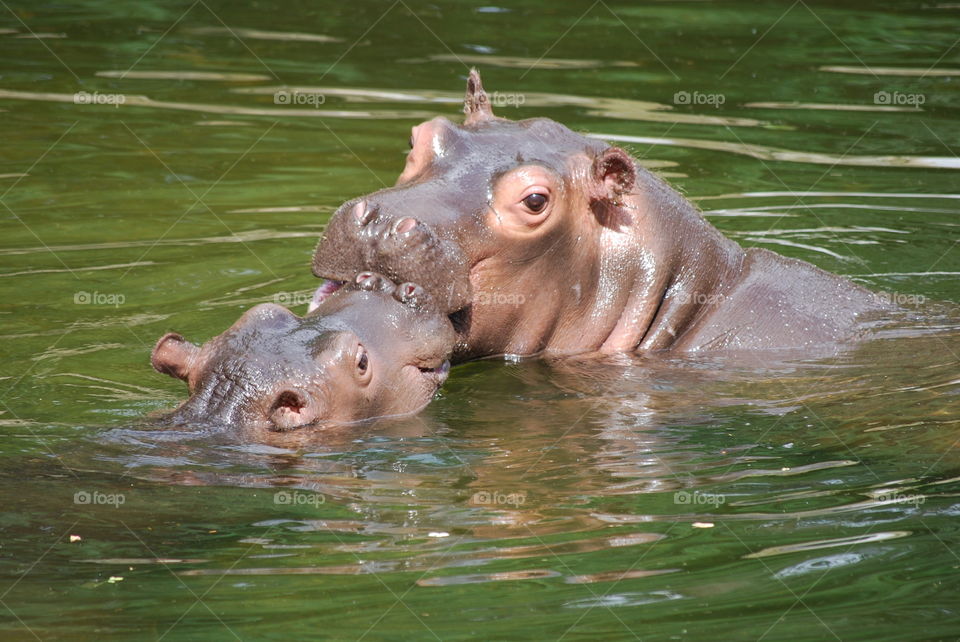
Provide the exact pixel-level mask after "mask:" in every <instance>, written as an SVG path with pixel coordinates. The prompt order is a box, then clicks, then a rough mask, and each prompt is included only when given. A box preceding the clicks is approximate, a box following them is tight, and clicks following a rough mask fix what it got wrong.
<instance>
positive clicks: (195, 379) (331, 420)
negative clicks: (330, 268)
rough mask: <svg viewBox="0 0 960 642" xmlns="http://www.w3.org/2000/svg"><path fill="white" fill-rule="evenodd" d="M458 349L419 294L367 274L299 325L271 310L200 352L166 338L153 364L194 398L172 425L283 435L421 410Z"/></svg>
mask: <svg viewBox="0 0 960 642" xmlns="http://www.w3.org/2000/svg"><path fill="white" fill-rule="evenodd" d="M454 341H455V336H454V332H453V328H452V327H451V325H450V321H449V320H448V319H447V318H446V316H444V314H443V313H442V312H441V311H440V310H439V308H437V307H436V305H435V304H434V302H433V300H432V298H431V297H430V296H429V295H428V294H427V292H426V291H425V290H424V289H423V288H421V287H420V286H417V285H414V284H412V283H404V284H402V285H399V286H395V285H394V284H393V283H392V282H390V281H388V280H387V279H385V278H383V277H382V276H380V275H377V274H373V273H370V272H364V273H361V274H358V275H357V276H356V277H355V278H353V279H351V283H350V285H349V286H347V287H343V288H341V289H340V290H339V291H338V292H336V293H335V294H334V295H332V296H329V297H326V298H325V301H324V302H323V303H322V305H320V306H319V307H318V308H317V309H316V310H313V311H312V312H311V313H309V314H308V315H307V316H305V317H303V318H301V317H298V316H296V315H294V314H293V313H292V312H290V311H289V310H287V309H286V308H284V307H281V306H279V305H274V304H270V303H266V304H261V305H258V306H256V307H254V308H252V309H250V310H248V311H247V312H246V313H245V314H244V315H243V316H242V317H241V318H240V320H239V321H237V322H236V323H235V324H233V326H231V327H230V329H228V330H227V331H226V332H224V333H223V334H221V335H219V336H217V337H215V338H213V339H211V340H210V341H208V342H207V343H205V344H204V345H203V346H202V347H198V346H196V345H194V344H192V343H188V342H187V341H185V340H184V339H183V337H181V336H180V335H178V334H174V333H169V334H167V335H165V336H163V337H162V338H161V339H160V340H159V341H158V342H157V345H156V347H155V348H154V349H153V354H152V356H151V362H152V363H153V367H154V368H156V369H157V370H158V371H159V372H162V373H165V374H169V375H171V376H173V377H177V378H179V379H182V380H184V381H186V382H187V384H188V386H189V389H190V398H189V399H188V400H187V401H186V402H185V403H183V405H181V406H180V407H179V408H178V409H177V410H175V411H174V412H173V413H172V414H171V415H169V416H168V417H167V420H168V421H169V422H171V423H178V424H179V423H214V424H230V425H240V426H243V427H246V428H250V427H252V428H265V429H268V430H280V431H282V430H289V429H292V428H296V427H298V426H303V425H308V424H318V423H323V424H339V423H349V422H353V421H358V420H362V419H368V418H374V417H382V416H388V415H399V414H406V413H411V412H415V411H417V410H419V409H420V408H422V407H423V406H424V405H426V404H427V403H428V402H429V401H430V400H431V398H432V397H433V396H434V393H435V392H436V391H437V389H438V388H439V387H440V385H441V384H442V383H443V381H444V380H445V379H446V376H447V372H448V370H449V361H448V359H449V356H450V352H451V349H452V347H453V343H454Z"/></svg>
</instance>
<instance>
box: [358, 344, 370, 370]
mask: <svg viewBox="0 0 960 642" xmlns="http://www.w3.org/2000/svg"><path fill="white" fill-rule="evenodd" d="M369 365H370V357H368V356H367V351H366V349H365V348H364V347H363V346H360V348H359V349H358V350H357V372H359V373H360V374H366V373H367V367H368V366H369Z"/></svg>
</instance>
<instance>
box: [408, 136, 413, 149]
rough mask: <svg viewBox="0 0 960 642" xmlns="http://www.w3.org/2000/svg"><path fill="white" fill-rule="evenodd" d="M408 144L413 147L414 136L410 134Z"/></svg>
mask: <svg viewBox="0 0 960 642" xmlns="http://www.w3.org/2000/svg"><path fill="white" fill-rule="evenodd" d="M407 145H409V146H410V149H413V136H412V135H411V136H410V140H409V141H408V142H407Z"/></svg>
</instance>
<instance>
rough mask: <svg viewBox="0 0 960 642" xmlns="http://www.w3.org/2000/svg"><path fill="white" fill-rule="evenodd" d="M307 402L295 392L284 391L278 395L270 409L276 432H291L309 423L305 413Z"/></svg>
mask: <svg viewBox="0 0 960 642" xmlns="http://www.w3.org/2000/svg"><path fill="white" fill-rule="evenodd" d="M306 406H307V401H306V399H304V397H303V395H301V394H300V393H298V392H296V391H294V390H284V391H283V392H281V393H280V394H279V395H277V398H276V400H275V401H274V402H273V406H272V407H271V408H270V421H271V422H272V423H273V426H274V429H276V430H281V431H282V430H290V429H291V428H296V427H298V426H302V425H304V424H306V423H308V422H309V420H308V418H307V413H306V412H305V409H306Z"/></svg>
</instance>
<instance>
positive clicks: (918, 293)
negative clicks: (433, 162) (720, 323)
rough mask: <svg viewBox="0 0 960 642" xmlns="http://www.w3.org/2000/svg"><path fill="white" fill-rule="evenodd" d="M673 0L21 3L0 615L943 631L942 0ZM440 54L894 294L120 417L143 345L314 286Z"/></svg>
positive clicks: (171, 625) (363, 627)
mask: <svg viewBox="0 0 960 642" xmlns="http://www.w3.org/2000/svg"><path fill="white" fill-rule="evenodd" d="M588 4H589V3H588ZM694 4H696V6H693V5H692V4H691V3H673V4H671V3H652V4H643V5H639V4H634V5H630V4H620V5H618V4H616V3H607V4H600V5H595V6H593V7H589V6H587V5H583V6H574V5H565V4H559V5H555V6H553V5H552V6H550V7H545V6H543V5H542V4H539V5H533V4H531V3H523V2H520V3H514V4H511V5H510V7H496V6H474V5H470V4H464V3H446V2H440V3H439V4H430V5H422V6H414V5H412V4H410V5H409V6H407V5H404V4H403V3H400V4H395V5H391V4H390V3H386V4H379V3H370V2H364V1H363V0H360V1H359V2H354V3H351V4H350V5H343V6H333V5H330V6H326V5H323V6H321V5H318V4H316V3H304V2H300V1H299V0H291V2H287V3H282V4H280V3H272V2H266V3H264V2H260V3H255V4H249V3H225V2H220V1H219V0H207V1H206V2H204V3H200V4H196V5H192V6H190V5H189V3H188V4H185V5H177V4H175V3H166V2H154V1H147V2H139V3H123V4H120V3H109V2H100V1H99V0H90V1H89V2H83V3H73V4H66V5H58V6H57V7H56V9H55V10H54V9H53V8H50V7H45V6H42V5H37V6H32V5H31V6H27V4H25V3H20V5H11V11H9V12H7V17H6V23H4V22H3V21H2V20H0V35H2V36H3V37H0V51H2V53H3V56H2V58H0V59H2V60H3V61H4V62H3V63H2V65H0V67H2V69H0V74H2V79H0V111H2V118H0V134H2V137H3V141H4V143H5V144H4V154H3V158H2V159H0V203H2V204H0V214H2V215H3V216H6V217H7V224H6V225H5V227H4V235H3V236H2V240H0V277H2V278H0V290H2V296H0V301H2V303H0V323H2V324H3V326H2V329H0V339H2V341H0V356H2V360H0V362H2V364H3V366H2V368H0V428H2V430H3V441H2V444H3V445H2V447H0V457H2V458H3V461H4V465H3V466H2V467H0V476H2V482H0V488H2V489H3V490H4V492H3V495H2V499H3V507H4V509H3V512H2V515H0V532H2V545H3V546H2V550H3V555H0V584H2V588H0V599H2V602H3V604H4V606H5V607H6V609H7V610H8V612H9V613H10V614H11V617H8V618H7V619H6V620H4V621H3V622H2V623H0V631H2V636H3V637H4V638H11V639H21V638H30V637H32V636H31V635H30V633H31V632H32V633H33V634H34V635H35V636H36V637H38V638H40V639H58V638H59V639H70V640H73V639H97V640H106V639H117V640H129V639H140V638H143V637H148V638H149V637H153V638H158V639H165V640H167V639H169V640H174V639H191V640H194V639H220V638H224V639H234V638H240V639H273V638H281V637H282V638H284V639H287V638H307V639H310V638H314V637H316V636H317V635H318V631H319V632H321V633H320V635H322V636H325V637H329V638H331V639H423V638H433V637H436V638H440V639H467V638H470V639H538V640H539V639H576V638H584V639H587V638H589V639H635V638H637V637H642V638H644V639H646V638H650V639H708V640H715V639H784V640H794V639H806V638H830V637H838V638H841V639H863V640H876V639H912V638H915V637H917V635H918V633H917V632H918V631H923V634H922V635H923V636H925V637H929V638H931V639H948V638H952V637H955V636H956V604H957V599H956V597H957V594H958V586H957V575H956V566H957V557H956V553H957V551H958V546H960V536H958V533H957V528H956V520H957V517H958V516H960V500H958V499H957V497H958V493H960V465H958V460H957V458H958V453H960V448H958V445H960V444H958V435H960V403H958V400H960V380H958V375H957V364H958V362H960V356H958V355H960V328H958V321H957V319H958V314H957V310H956V308H955V306H954V304H952V303H946V302H950V301H954V302H956V301H958V300H960V290H958V283H960V281H958V279H957V276H958V275H960V265H958V262H957V256H958V254H957V251H958V248H957V242H956V241H957V226H958V222H957V212H958V208H957V207H956V202H957V199H960V193H958V190H957V188H956V180H955V177H954V174H953V172H952V171H944V170H952V169H956V167H957V166H958V165H957V160H956V153H955V152H956V150H955V149H952V146H953V145H954V142H955V141H956V140H958V136H960V129H958V126H957V122H956V118H955V113H954V112H955V109H954V105H955V103H956V100H955V96H954V94H955V93H956V91H955V88H954V87H953V84H952V83H951V81H952V80H953V79H954V78H953V77H954V76H956V75H957V73H958V72H957V70H956V64H954V62H955V61H954V60H953V58H954V53H951V51H953V50H952V49H951V48H952V47H953V45H954V44H955V40H956V33H955V29H954V28H953V27H954V25H953V22H951V20H950V18H951V17H953V16H954V14H955V13H956V9H955V8H950V5H949V3H945V4H941V5H938V6H933V5H931V6H929V7H922V8H917V9H915V10H914V9H911V8H909V7H906V8H904V7H900V8H897V9H896V10H893V9H890V8H888V7H885V6H880V5H876V4H875V3H874V4H866V3H856V2H855V3H854V4H852V5H849V6H844V7H839V6H831V7H828V6H826V5H822V6H821V5H817V6H814V5H797V6H795V7H793V8H788V7H787V6H785V5H784V6H778V5H775V4H769V5H768V4H763V3H760V4H758V3H744V2H733V3H732V4H730V3H728V4H726V5H721V4H709V5H708V4H703V3H694ZM825 27H828V28H825ZM753 30H756V31H755V32H754V31H753ZM918 34H919V35H918ZM471 65H477V66H479V67H480V69H481V71H482V72H483V74H484V81H485V85H486V86H487V88H488V89H489V90H490V91H491V92H496V93H492V96H493V98H494V109H495V111H496V112H497V113H498V114H500V115H503V116H507V117H510V118H530V117H536V116H547V117H551V118H554V119H556V120H558V121H561V122H563V123H565V124H567V125H569V126H570V127H571V128H573V129H575V130H577V131H581V132H593V133H594V135H597V136H600V137H602V138H605V139H607V140H611V141H617V143H618V144H622V145H624V146H625V147H626V148H627V149H628V150H629V151H630V152H631V153H632V154H634V155H635V156H636V157H638V158H639V160H640V162H641V163H642V164H643V165H644V166H645V167H648V168H652V169H654V170H656V171H658V172H660V173H662V174H663V175H664V176H668V177H670V178H671V179H672V180H673V182H674V183H675V184H676V185H677V187H678V188H679V189H681V190H682V191H683V192H684V193H685V194H686V195H687V196H688V197H689V198H690V199H691V200H693V201H694V202H696V203H698V204H699V205H701V206H702V207H703V208H704V209H705V210H706V211H705V214H706V215H707V216H708V217H709V218H710V220H711V221H712V222H713V223H714V224H715V225H717V226H718V227H720V228H721V230H722V231H723V232H724V233H725V234H727V235H728V236H730V237H732V238H734V239H736V240H737V241H739V242H740V243H742V244H743V245H746V246H761V247H763V246H766V247H770V248H772V249H775V250H776V251H778V252H781V253H783V254H786V255H788V256H792V257H797V258H802V259H806V260H810V261H813V262H814V263H816V264H817V265H818V266H820V267H822V268H824V269H827V270H830V271H833V272H839V273H842V274H846V275H848V276H850V277H851V278H854V279H856V280H857V281H858V282H860V283H863V284H864V285H866V286H868V287H871V288H873V289H875V290H877V291H886V292H891V293H894V294H891V295H890V297H891V300H895V301H898V302H900V301H901V300H904V299H907V298H909V303H908V304H906V303H905V306H904V307H905V310H904V312H903V318H902V319H900V321H899V322H898V323H896V324H893V325H891V326H888V327H885V328H883V329H882V330H878V332H877V334H876V336H875V337H874V339H873V340H872V341H869V342H866V343H863V344H862V345H860V346H858V347H857V348H855V349H853V350H850V351H846V352H842V353H839V354H831V355H825V356H824V355H820V356H816V355H811V354H805V355H784V354H776V355H775V354H766V353H765V354H759V355H753V357H752V358H748V357H749V355H682V356H680V355H677V356H672V357H666V356H650V357H645V358H639V357H628V356H619V357H607V358H603V359H598V358H596V357H595V356H592V355H587V356H583V357H577V358H567V359H559V360H546V359H540V360H537V359H531V360H521V361H518V362H504V361H497V360H489V361H482V362H476V363H470V364H464V365H462V366H459V367H457V368H455V369H454V371H453V373H452V375H451V377H450V379H449V380H448V382H447V384H446V385H445V387H444V389H443V390H442V391H441V394H440V396H439V398H438V399H437V400H436V402H435V403H434V404H432V405H431V406H430V407H429V408H428V409H427V410H426V411H424V412H423V413H421V414H420V415H418V416H415V417H408V418H403V419H393V420H383V421H376V422H367V423H363V424H358V425H354V426H350V427H340V428H338V429H325V430H302V431H295V432H292V433H287V434H274V433H260V434H244V433H238V432H236V431H235V430H231V429H222V428H221V429H215V428H208V427H193V428H191V429H184V430H175V431H170V430H158V429H157V428H156V426H154V425H153V424H151V422H150V419H149V418H150V416H151V415H152V413H156V412H159V411H163V410H165V409H169V408H172V407H173V406H175V405H176V404H177V403H178V401H180V400H182V399H184V398H185V396H186V394H187V391H186V389H185V387H184V386H183V385H182V384H181V383H180V382H177V381H173V380H169V379H168V378H165V377H162V376H161V375H158V374H155V373H153V372H152V370H151V369H150V366H149V362H148V358H149V353H150V349H151V347H152V345H153V342H154V341H155V340H156V339H157V338H158V337H159V336H161V335H162V334H164V333H166V332H169V331H178V332H181V333H183V334H184V335H185V336H189V337H192V338H195V339H196V340H204V339H208V338H210V337H212V336H214V335H216V334H218V333H220V332H221V331H222V330H223V328H225V327H228V326H229V325H230V324H231V323H233V322H234V321H235V320H236V319H237V317H238V316H239V315H240V314H241V313H242V311H243V310H245V309H247V308H249V307H250V306H252V305H254V304H256V303H261V302H265V301H273V302H278V303H281V304H284V305H289V306H290V307H291V308H292V309H294V311H296V312H298V313H303V312H304V311H305V310H306V304H307V301H308V300H309V298H310V295H311V294H312V292H313V290H314V288H315V287H316V281H315V279H314V278H313V277H312V275H311V274H310V270H309V262H310V256H311V252H312V250H313V247H314V245H315V243H316V239H317V238H318V236H319V235H320V234H321V232H322V230H323V226H324V225H325V223H326V222H327V219H328V217H329V214H330V213H331V212H333V211H334V210H335V209H336V208H337V207H339V206H340V204H341V203H343V202H344V201H346V200H348V199H350V198H353V197H355V196H356V195H358V194H364V193H368V192H370V191H373V190H376V189H380V188H382V187H384V186H386V185H389V184H391V183H392V182H393V181H394V180H395V178H396V176H397V174H398V172H399V171H400V169H401V167H402V165H403V162H404V153H405V151H406V148H407V146H406V142H407V138H408V136H409V128H410V126H411V125H413V124H415V123H416V122H418V121H420V120H424V119H427V118H432V117H434V116H446V117H448V118H452V119H457V118H459V117H460V113H461V111H460V110H461V107H460V101H461V98H462V90H463V81H464V76H465V74H466V71H467V68H468V67H469V66H471ZM80 92H85V93H83V94H81V93H80ZM880 92H887V94H888V95H889V96H890V100H889V101H886V102H885V101H884V100H880V99H879V98H878V97H877V95H878V94H879V96H880V98H885V96H884V94H882V93H880ZM898 92H899V95H900V96H901V97H906V98H907V99H910V100H912V103H911V104H899V103H896V102H894V100H893V97H894V96H896V95H897V94H898ZM921 96H922V100H921V98H920V97H921ZM78 97H79V98H78ZM601 133H602V134H601Z"/></svg>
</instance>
